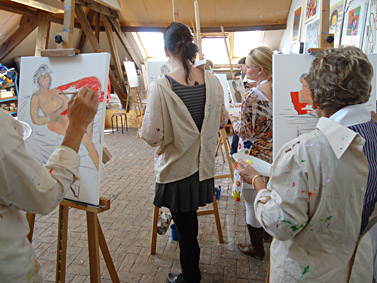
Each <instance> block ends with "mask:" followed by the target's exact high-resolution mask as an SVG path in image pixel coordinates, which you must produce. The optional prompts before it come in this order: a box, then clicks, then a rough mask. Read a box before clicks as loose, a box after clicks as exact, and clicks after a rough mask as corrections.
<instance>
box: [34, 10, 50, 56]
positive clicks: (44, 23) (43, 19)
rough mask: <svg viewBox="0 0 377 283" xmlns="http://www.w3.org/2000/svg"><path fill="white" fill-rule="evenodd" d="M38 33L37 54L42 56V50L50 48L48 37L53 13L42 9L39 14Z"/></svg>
mask: <svg viewBox="0 0 377 283" xmlns="http://www.w3.org/2000/svg"><path fill="white" fill-rule="evenodd" d="M38 25H39V26H38V35H37V43H36V45H35V56H41V50H42V49H47V48H48V37H49V33H50V25H51V13H47V12H44V11H41V12H40V13H39V16H38Z"/></svg>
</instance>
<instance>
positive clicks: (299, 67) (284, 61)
mask: <svg viewBox="0 0 377 283" xmlns="http://www.w3.org/2000/svg"><path fill="white" fill-rule="evenodd" d="M314 58H315V57H314V56H313V55H308V54H306V55H295V54H275V55H274V57H273V70H272V73H273V80H272V81H273V101H274V107H273V116H274V119H273V137H274V140H273V156H274V157H275V156H276V153H277V152H278V151H279V149H280V148H281V147H282V146H283V145H284V144H285V143H286V142H288V141H290V140H292V139H294V138H296V137H297V136H299V135H301V134H305V133H307V132H310V131H311V130H313V129H314V128H315V126H316V124H317V121H318V117H317V115H316V113H315V111H313V109H312V107H311V99H310V96H309V92H308V89H307V85H305V81H303V77H302V75H303V74H304V73H308V72H309V68H310V65H311V62H312V60H313V59H314ZM368 59H369V60H370V62H371V63H372V65H373V68H374V69H375V70H376V67H377V54H369V55H368ZM287 66H289V72H287ZM371 84H372V89H374V91H372V93H371V97H370V99H369V101H368V102H367V103H366V105H367V107H368V109H369V110H371V111H372V110H373V111H374V110H375V108H376V74H374V75H373V79H372V83H371Z"/></svg>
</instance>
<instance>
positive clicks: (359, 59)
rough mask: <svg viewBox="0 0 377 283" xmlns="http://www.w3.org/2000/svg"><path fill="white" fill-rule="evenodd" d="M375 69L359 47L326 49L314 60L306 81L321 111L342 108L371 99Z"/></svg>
mask: <svg viewBox="0 0 377 283" xmlns="http://www.w3.org/2000/svg"><path fill="white" fill-rule="evenodd" d="M372 77H373V67H372V65H371V63H370V62H369V60H368V57H367V56H366V55H365V53H363V52H362V51H361V49H360V48H357V47H354V46H346V47H339V48H335V49H327V50H325V51H324V53H323V54H319V55H317V56H316V58H315V59H314V60H313V62H312V64H311V66H310V70H309V74H308V75H307V76H306V78H305V79H306V81H307V83H308V86H309V88H310V89H311V91H312V92H313V94H314V100H315V101H316V102H317V103H318V106H319V107H321V108H329V107H331V108H338V109H340V108H342V107H345V106H347V105H354V104H361V103H365V102H367V101H368V100H369V97H370V92H369V90H370V85H371V81H372Z"/></svg>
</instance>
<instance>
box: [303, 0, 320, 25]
mask: <svg viewBox="0 0 377 283" xmlns="http://www.w3.org/2000/svg"><path fill="white" fill-rule="evenodd" d="M318 13H319V7H318V0H306V10H305V22H306V23H307V22H310V21H311V20H313V19H315V18H317V17H318Z"/></svg>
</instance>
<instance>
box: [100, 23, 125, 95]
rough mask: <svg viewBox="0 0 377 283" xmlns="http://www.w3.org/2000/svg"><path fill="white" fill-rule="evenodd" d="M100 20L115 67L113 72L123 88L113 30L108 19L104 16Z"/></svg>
mask: <svg viewBox="0 0 377 283" xmlns="http://www.w3.org/2000/svg"><path fill="white" fill-rule="evenodd" d="M102 20H103V24H104V26H105V31H106V35H107V40H108V41H109V47H110V53H111V59H112V60H113V63H114V65H115V71H116V73H117V76H118V81H119V84H120V85H121V87H122V88H124V75H123V71H122V65H121V62H120V58H119V53H118V49H117V46H116V43H115V39H114V36H113V29H112V27H111V24H110V21H109V19H108V17H106V16H105V17H103V18H102Z"/></svg>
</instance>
